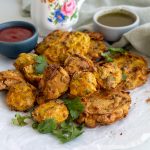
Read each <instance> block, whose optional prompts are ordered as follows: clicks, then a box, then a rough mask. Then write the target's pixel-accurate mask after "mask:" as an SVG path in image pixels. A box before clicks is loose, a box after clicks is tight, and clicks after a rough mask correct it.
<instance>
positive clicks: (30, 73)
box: [23, 65, 43, 85]
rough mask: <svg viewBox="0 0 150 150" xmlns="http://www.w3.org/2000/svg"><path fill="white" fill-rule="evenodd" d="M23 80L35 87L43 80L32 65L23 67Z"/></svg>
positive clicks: (41, 75)
mask: <svg viewBox="0 0 150 150" xmlns="http://www.w3.org/2000/svg"><path fill="white" fill-rule="evenodd" d="M23 73H24V76H25V78H26V79H27V80H28V81H29V82H30V83H33V84H35V85H37V84H38V83H39V82H40V80H41V79H42V78H43V74H37V73H36V71H35V67H34V65H29V66H25V67H24V68H23Z"/></svg>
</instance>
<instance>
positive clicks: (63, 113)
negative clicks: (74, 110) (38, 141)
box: [32, 100, 69, 123]
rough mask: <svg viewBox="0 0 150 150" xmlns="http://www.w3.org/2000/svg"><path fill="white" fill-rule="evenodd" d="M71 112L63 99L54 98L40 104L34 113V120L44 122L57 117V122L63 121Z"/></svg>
mask: <svg viewBox="0 0 150 150" xmlns="http://www.w3.org/2000/svg"><path fill="white" fill-rule="evenodd" d="M68 115H69V112H68V109H67V107H66V106H65V105H64V103H63V102H62V101H61V100H52V101H50V102H48V103H45V104H42V105H40V106H38V107H37V108H36V109H35V110H34V111H33V113H32V116H33V118H34V120H36V121H37V122H42V121H44V120H47V119H51V118H52V119H55V120H56V122H57V123H62V122H63V121H65V120H66V119H67V118H68Z"/></svg>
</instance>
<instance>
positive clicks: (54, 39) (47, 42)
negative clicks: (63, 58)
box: [35, 30, 69, 54]
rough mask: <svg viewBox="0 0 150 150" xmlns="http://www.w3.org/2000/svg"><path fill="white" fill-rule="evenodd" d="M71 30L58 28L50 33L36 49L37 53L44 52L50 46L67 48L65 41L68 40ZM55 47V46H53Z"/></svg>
mask: <svg viewBox="0 0 150 150" xmlns="http://www.w3.org/2000/svg"><path fill="white" fill-rule="evenodd" d="M68 34H69V32H67V31H61V30H56V31H54V32H52V33H50V34H49V35H48V36H47V37H46V38H45V39H44V40H43V41H42V42H40V43H39V44H38V45H37V47H36V48H35V51H36V53H37V54H43V53H44V51H45V50H47V49H48V48H51V49H60V48H62V50H63V49H66V48H65V44H64V42H65V41H66V40H67V37H68ZM53 47H54V48H53Z"/></svg>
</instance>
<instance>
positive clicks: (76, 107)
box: [64, 97, 84, 120]
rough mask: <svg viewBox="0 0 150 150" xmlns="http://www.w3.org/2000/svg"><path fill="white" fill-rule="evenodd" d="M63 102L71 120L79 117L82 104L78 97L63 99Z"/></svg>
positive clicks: (82, 109)
mask: <svg viewBox="0 0 150 150" xmlns="http://www.w3.org/2000/svg"><path fill="white" fill-rule="evenodd" d="M64 103H65V105H66V106H67V108H68V110H69V112H70V116H71V119H72V120H75V119H77V118H78V117H79V115H80V113H82V112H83V111H84V105H83V104H82V103H81V99H80V98H79V97H77V98H75V99H71V100H70V99H64Z"/></svg>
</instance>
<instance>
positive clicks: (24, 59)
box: [14, 53, 37, 71]
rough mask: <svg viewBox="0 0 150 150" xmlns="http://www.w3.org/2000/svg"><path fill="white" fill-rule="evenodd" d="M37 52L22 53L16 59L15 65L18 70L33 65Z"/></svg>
mask: <svg viewBox="0 0 150 150" xmlns="http://www.w3.org/2000/svg"><path fill="white" fill-rule="evenodd" d="M35 57H37V55H36V54H32V53H21V54H20V55H19V56H18V58H17V59H16V60H15V63H14V66H15V67H16V69H17V70H20V71H22V70H23V68H24V67H26V66H29V65H33V64H34V63H35Z"/></svg>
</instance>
